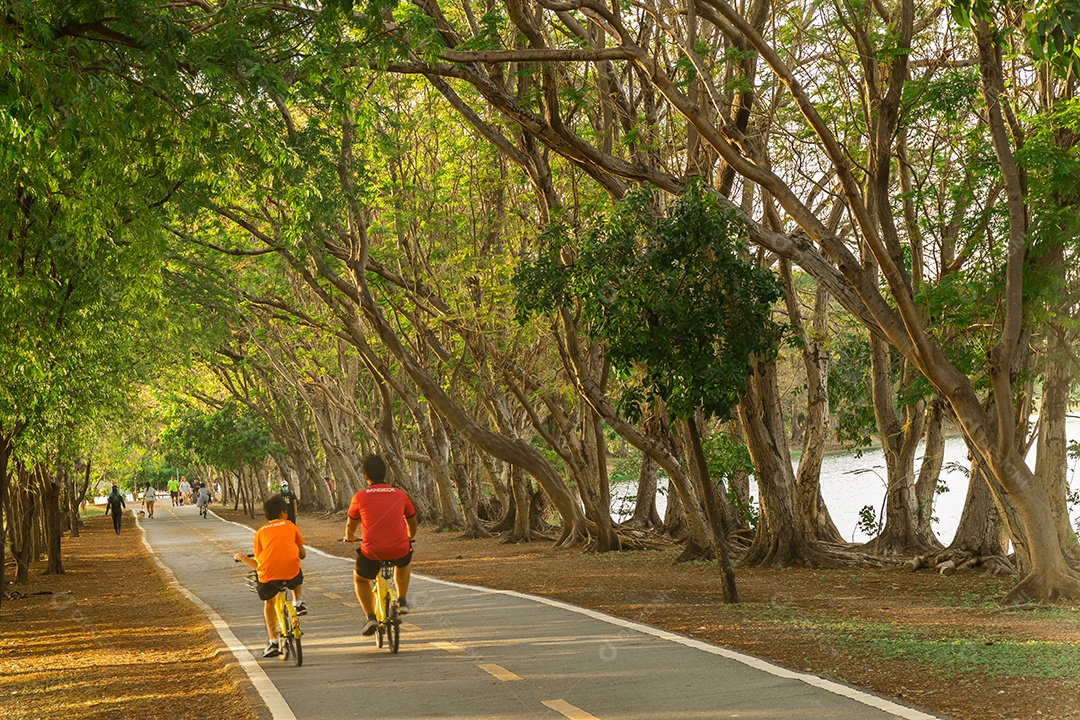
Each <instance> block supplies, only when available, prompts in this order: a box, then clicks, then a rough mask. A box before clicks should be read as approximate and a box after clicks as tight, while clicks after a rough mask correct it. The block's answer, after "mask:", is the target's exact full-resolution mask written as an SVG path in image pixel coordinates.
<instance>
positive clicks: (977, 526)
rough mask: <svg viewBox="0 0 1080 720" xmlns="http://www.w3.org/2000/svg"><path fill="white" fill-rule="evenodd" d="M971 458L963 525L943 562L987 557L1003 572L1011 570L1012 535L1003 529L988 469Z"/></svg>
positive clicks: (954, 537) (957, 528)
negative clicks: (1007, 551) (1009, 558)
mask: <svg viewBox="0 0 1080 720" xmlns="http://www.w3.org/2000/svg"><path fill="white" fill-rule="evenodd" d="M968 457H969V458H970V460H971V472H970V473H969V475H968V490H967V498H966V499H965V500H964V511H963V512H962V513H961V514H960V524H959V525H957V527H956V535H954V536H953V539H952V542H951V543H950V544H949V547H948V548H947V549H946V550H945V552H943V553H941V554H940V555H939V556H938V558H939V562H940V561H942V560H944V559H945V558H948V559H951V560H953V561H954V562H955V564H957V565H960V564H963V563H965V562H966V561H967V560H969V559H970V558H986V560H985V562H986V563H991V562H992V563H994V566H995V567H997V568H999V569H1009V570H1011V569H1012V568H1011V566H1010V564H1009V561H1008V557H1007V553H1006V543H1007V542H1008V533H1006V532H1004V530H1003V526H1002V522H1001V515H1000V514H999V513H998V509H997V506H996V505H995V504H994V498H993V496H992V495H991V493H990V486H989V485H988V484H987V478H986V472H985V470H984V466H983V464H982V463H981V462H980V461H979V460H978V458H977V457H976V456H975V455H972V454H969V456H968Z"/></svg>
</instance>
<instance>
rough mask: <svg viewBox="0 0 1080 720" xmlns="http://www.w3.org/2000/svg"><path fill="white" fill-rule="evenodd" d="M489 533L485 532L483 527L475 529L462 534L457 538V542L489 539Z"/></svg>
mask: <svg viewBox="0 0 1080 720" xmlns="http://www.w3.org/2000/svg"><path fill="white" fill-rule="evenodd" d="M489 537H491V533H489V532H488V531H487V530H485V529H484V528H483V527H475V528H473V529H472V530H466V531H465V532H464V533H462V534H461V535H459V536H458V540H476V539H478V538H489Z"/></svg>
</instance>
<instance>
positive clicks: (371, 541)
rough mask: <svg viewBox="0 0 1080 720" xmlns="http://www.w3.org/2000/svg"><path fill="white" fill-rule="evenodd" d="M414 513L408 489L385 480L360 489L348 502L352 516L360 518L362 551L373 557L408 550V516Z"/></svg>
mask: <svg viewBox="0 0 1080 720" xmlns="http://www.w3.org/2000/svg"><path fill="white" fill-rule="evenodd" d="M415 514H416V510H414V509H413V504H412V500H410V499H409V495H408V493H406V492H405V491H404V490H401V489H399V488H396V487H393V486H391V485H388V484H386V483H372V484H371V485H369V486H368V487H366V488H364V489H363V490H360V491H359V492H358V493H356V494H355V495H353V499H352V503H351V504H350V505H349V517H351V518H358V519H359V520H360V551H361V552H363V553H364V554H365V555H367V556H368V557H369V558H371V559H372V560H383V559H396V558H400V557H404V556H405V555H407V554H408V552H409V531H408V527H407V526H406V525H405V518H406V517H410V516H412V515H415Z"/></svg>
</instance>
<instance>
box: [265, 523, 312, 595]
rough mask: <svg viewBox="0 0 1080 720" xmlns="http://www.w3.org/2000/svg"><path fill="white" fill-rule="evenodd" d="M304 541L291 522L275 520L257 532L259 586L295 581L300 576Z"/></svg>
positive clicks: (298, 530)
mask: <svg viewBox="0 0 1080 720" xmlns="http://www.w3.org/2000/svg"><path fill="white" fill-rule="evenodd" d="M303 544H304V537H303V536H302V535H301V534H300V529H299V528H297V527H296V525H294V524H293V523H291V522H289V521H288V520H271V521H270V522H268V523H266V524H265V525H263V526H262V527H261V528H259V529H258V530H257V531H256V532H255V561H256V562H257V563H258V564H259V582H270V581H271V580H292V579H293V578H294V577H296V575H297V573H299V572H300V546H301V545H303Z"/></svg>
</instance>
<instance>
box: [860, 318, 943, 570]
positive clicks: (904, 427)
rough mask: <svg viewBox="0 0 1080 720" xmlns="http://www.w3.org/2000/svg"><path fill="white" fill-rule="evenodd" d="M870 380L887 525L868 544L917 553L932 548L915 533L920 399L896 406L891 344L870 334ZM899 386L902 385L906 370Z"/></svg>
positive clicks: (887, 550)
mask: <svg viewBox="0 0 1080 720" xmlns="http://www.w3.org/2000/svg"><path fill="white" fill-rule="evenodd" d="M870 364H871V370H872V372H871V377H872V379H871V385H872V390H873V402H874V417H875V418H876V420H877V427H878V434H879V436H880V438H881V450H882V453H883V454H884V455H885V469H886V485H887V487H886V491H885V527H884V528H882V530H881V532H880V533H879V534H878V536H877V537H876V538H874V539H873V540H871V541H870V542H869V543H867V546H868V547H870V548H871V549H873V550H874V552H877V553H881V554H886V555H893V554H897V555H918V554H921V553H924V552H928V551H930V550H933V549H935V546H934V545H933V544H931V545H926V544H924V543H923V542H922V541H921V540H920V538H919V536H918V533H917V532H916V530H915V528H916V524H917V521H918V517H919V503H918V499H917V498H916V496H915V452H916V451H917V450H918V446H919V439H920V438H921V437H922V427H923V417H924V414H923V413H924V411H923V407H924V404H923V403H922V402H919V403H914V404H911V405H906V406H905V407H904V408H903V410H902V411H900V413H901V414H902V417H901V415H900V414H898V413H897V410H896V407H895V405H896V386H895V384H894V383H893V377H892V374H893V367H892V360H891V358H890V353H889V346H888V345H887V344H886V343H885V341H884V340H882V339H881V338H879V337H877V336H876V335H874V334H873V333H871V334H870ZM905 374H906V373H902V375H901V381H900V382H901V385H904V384H905V383H904V375H905Z"/></svg>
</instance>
